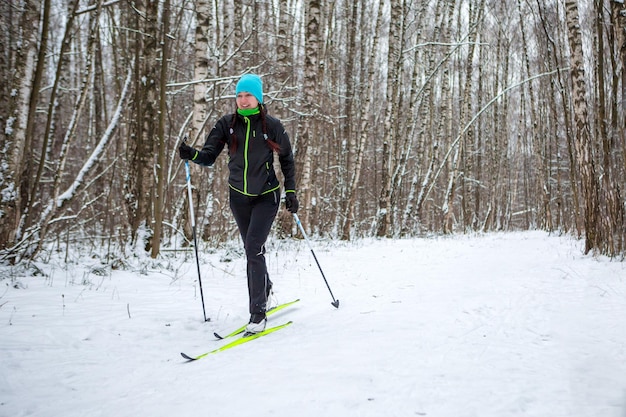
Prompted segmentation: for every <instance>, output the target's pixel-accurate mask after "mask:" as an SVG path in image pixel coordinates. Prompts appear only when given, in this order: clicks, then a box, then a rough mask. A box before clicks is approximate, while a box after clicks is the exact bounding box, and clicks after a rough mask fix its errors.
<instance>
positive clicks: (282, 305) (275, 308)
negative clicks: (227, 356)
mask: <svg viewBox="0 0 626 417" xmlns="http://www.w3.org/2000/svg"><path fill="white" fill-rule="evenodd" d="M298 301H300V299H299V298H298V299H296V300H293V301H289V302H288V303H284V304H279V305H277V306H276V307H274V308H272V309H270V310H268V311H267V315H268V316H271V315H272V314H274V313H276V312H278V311H280V310H282V309H283V308H286V307H289V306H292V305H294V304H295V303H297V302H298ZM245 330H246V324H244V325H243V326H241V327H239V328H238V329H237V330H233V331H232V332H230V333H228V334H227V335H226V336H220V335H219V333H213V335H214V336H215V337H216V338H218V339H219V340H222V339H227V338H229V337H233V336H237V335H238V334H239V333H243V332H244V331H245Z"/></svg>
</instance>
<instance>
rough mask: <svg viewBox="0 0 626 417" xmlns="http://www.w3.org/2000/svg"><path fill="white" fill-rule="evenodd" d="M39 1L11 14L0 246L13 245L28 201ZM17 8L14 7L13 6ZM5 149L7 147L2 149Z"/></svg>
mask: <svg viewBox="0 0 626 417" xmlns="http://www.w3.org/2000/svg"><path fill="white" fill-rule="evenodd" d="M40 4H41V2H39V1H37V0H24V1H23V2H22V3H21V5H22V8H21V9H20V11H21V13H20V14H19V15H18V16H16V17H15V18H14V20H15V21H16V22H19V31H16V35H15V36H14V38H13V39H12V42H11V44H10V45H9V51H8V52H10V53H9V54H8V56H9V57H10V59H9V62H10V65H11V67H12V68H11V69H12V70H11V72H10V74H11V75H12V77H11V78H9V79H8V80H5V81H3V84H4V83H5V82H6V83H7V84H6V85H7V86H10V89H11V91H10V92H9V94H7V96H6V97H4V98H5V99H6V101H4V100H3V102H2V103H0V106H1V107H0V108H1V109H2V110H1V111H0V121H1V122H2V126H1V128H0V149H2V150H3V152H1V153H0V155H1V156H0V158H2V159H1V160H0V190H2V198H0V250H3V249H7V248H9V247H11V245H13V244H14V243H15V242H16V241H17V239H19V238H20V236H18V234H17V231H18V229H19V227H20V224H21V223H22V215H23V212H24V206H25V205H26V204H27V202H28V192H29V189H28V184H29V182H28V181H27V180H26V179H25V176H28V175H30V174H29V172H28V171H26V172H24V167H28V166H31V164H32V161H29V160H28V157H29V155H30V149H26V143H27V138H26V130H27V124H28V120H29V118H30V117H31V116H33V115H31V114H29V111H30V110H29V109H30V99H31V95H32V89H33V82H34V75H35V65H36V59H37V51H38V45H37V34H38V28H39V19H40V12H41V10H40V8H39V6H40ZM16 10H17V9H16ZM5 149H6V151H5Z"/></svg>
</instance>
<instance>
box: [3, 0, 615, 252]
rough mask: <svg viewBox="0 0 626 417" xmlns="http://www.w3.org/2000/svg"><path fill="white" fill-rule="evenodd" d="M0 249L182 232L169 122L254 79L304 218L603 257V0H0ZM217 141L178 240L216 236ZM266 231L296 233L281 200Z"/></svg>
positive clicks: (222, 171) (352, 230)
mask: <svg viewBox="0 0 626 417" xmlns="http://www.w3.org/2000/svg"><path fill="white" fill-rule="evenodd" d="M0 19H1V21H0V27H2V29H3V30H2V31H1V32H0V75H1V78H2V83H1V86H0V127H1V129H0V190H1V194H0V196H1V197H0V259H2V261H3V262H8V263H17V262H21V261H23V260H31V259H34V258H35V257H42V258H44V259H45V257H46V256H47V253H48V252H49V251H51V250H60V251H65V250H71V249H72V247H75V246H80V247H85V246H87V247H93V248H94V251H95V250H96V249H97V251H98V253H105V254H107V255H108V256H110V257H111V259H113V258H116V257H119V256H124V255H125V254H126V255H127V254H128V253H127V251H128V250H129V248H131V249H130V250H134V251H142V252H145V253H147V254H149V255H150V256H152V257H154V258H156V257H157V256H158V255H159V253H160V252H161V251H164V250H167V249H168V248H172V247H180V246H183V245H186V244H187V243H188V242H190V240H191V234H192V232H191V222H190V219H189V208H188V206H187V205H188V203H189V201H188V198H187V188H186V187H187V183H186V176H185V169H184V164H183V163H182V161H181V160H180V158H179V157H178V153H177V147H178V145H179V144H180V142H181V141H182V140H183V138H184V137H185V136H187V137H188V138H189V139H188V143H189V144H192V145H194V146H195V147H197V148H199V147H201V146H202V144H203V143H204V136H205V135H206V134H207V133H208V131H209V130H210V129H211V127H212V126H213V124H214V123H215V121H216V120H217V119H218V118H219V117H220V116H221V115H223V114H225V113H229V112H233V111H234V108H235V103H234V85H235V82H236V81H237V79H238V78H239V77H240V76H241V75H242V74H245V73H248V72H253V73H257V74H259V75H261V76H262V78H263V81H264V89H265V96H266V99H265V101H266V103H267V105H268V110H269V113H270V114H272V115H274V116H276V117H279V118H280V119H282V121H283V123H284V124H285V126H286V128H287V131H288V133H289V135H290V138H291V140H292V143H293V144H294V154H295V158H296V164H297V193H298V198H299V200H300V206H301V211H300V212H299V214H300V218H301V219H302V223H303V224H304V225H305V227H306V228H307V230H308V231H310V232H311V233H314V234H316V235H319V236H323V237H328V238H333V239H338V240H353V239H357V238H361V237H393V238H399V237H412V236H419V235H422V234H425V233H436V234H452V233H467V232H473V231H496V230H498V231H499V230H504V231H513V230H528V229H541V230H546V231H555V232H559V233H569V234H572V235H573V236H576V237H580V238H583V239H584V245H583V246H584V249H583V250H584V252H585V253H590V252H591V253H598V254H604V255H608V256H610V257H617V258H623V256H624V254H625V253H626V225H625V221H626V220H625V218H624V210H625V196H624V195H623V193H624V192H625V191H624V190H625V188H626V180H625V179H626V175H625V173H626V172H625V171H626V141H625V138H626V112H625V108H624V103H625V100H626V78H625V76H626V71H624V65H625V64H626V32H625V30H626V6H625V5H624V2H623V1H617V0H592V1H578V0H513V1H501V0H423V1H412V0H369V1H349V0H336V1H327V2H324V1H321V0H304V1H302V0H265V1H253V0H223V1H208V0H133V1H130V0H107V1H105V0H16V1H5V0H3V1H1V2H0ZM226 162H227V156H226V155H225V153H224V154H223V155H222V156H221V157H220V158H219V159H218V162H217V163H216V165H215V166H214V167H212V168H210V169H204V168H199V167H197V166H195V165H194V164H192V165H193V166H192V167H191V168H192V170H191V182H192V184H193V204H194V207H195V213H196V217H197V227H198V236H199V238H200V239H202V240H203V241H204V242H207V243H209V244H219V243H220V242H224V241H227V240H229V239H233V238H236V237H237V235H236V227H235V226H234V222H233V220H232V216H231V215H230V211H229V209H228V194H227V193H228V186H227V183H226V180H227V169H226ZM275 229H276V230H275V231H274V233H275V234H276V235H277V236H291V235H295V234H297V232H298V230H297V228H296V226H295V224H294V222H293V220H292V218H291V217H290V216H289V213H286V212H284V211H281V217H280V218H279V220H278V221H277V224H276V225H275Z"/></svg>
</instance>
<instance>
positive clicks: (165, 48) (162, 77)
mask: <svg viewBox="0 0 626 417" xmlns="http://www.w3.org/2000/svg"><path fill="white" fill-rule="evenodd" d="M169 19H170V0H164V2H163V11H162V13H161V25H160V26H161V31H160V38H161V48H160V49H161V61H160V65H159V67H160V74H159V113H158V132H157V136H156V139H157V152H156V157H157V160H156V166H155V172H156V193H155V196H154V238H153V239H152V252H151V254H150V255H151V256H152V258H156V257H157V256H158V255H159V251H160V250H161V238H162V236H163V206H164V201H165V183H166V181H167V178H166V176H165V149H166V146H165V123H166V119H167V97H166V95H165V92H166V88H167V68H168V61H169V38H168V37H169V36H170V34H169V31H170V25H169Z"/></svg>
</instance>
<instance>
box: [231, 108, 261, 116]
mask: <svg viewBox="0 0 626 417" xmlns="http://www.w3.org/2000/svg"><path fill="white" fill-rule="evenodd" d="M259 113H261V110H259V108H258V107H256V108H254V109H237V114H240V115H241V116H244V117H248V116H254V115H255V114H259Z"/></svg>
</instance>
